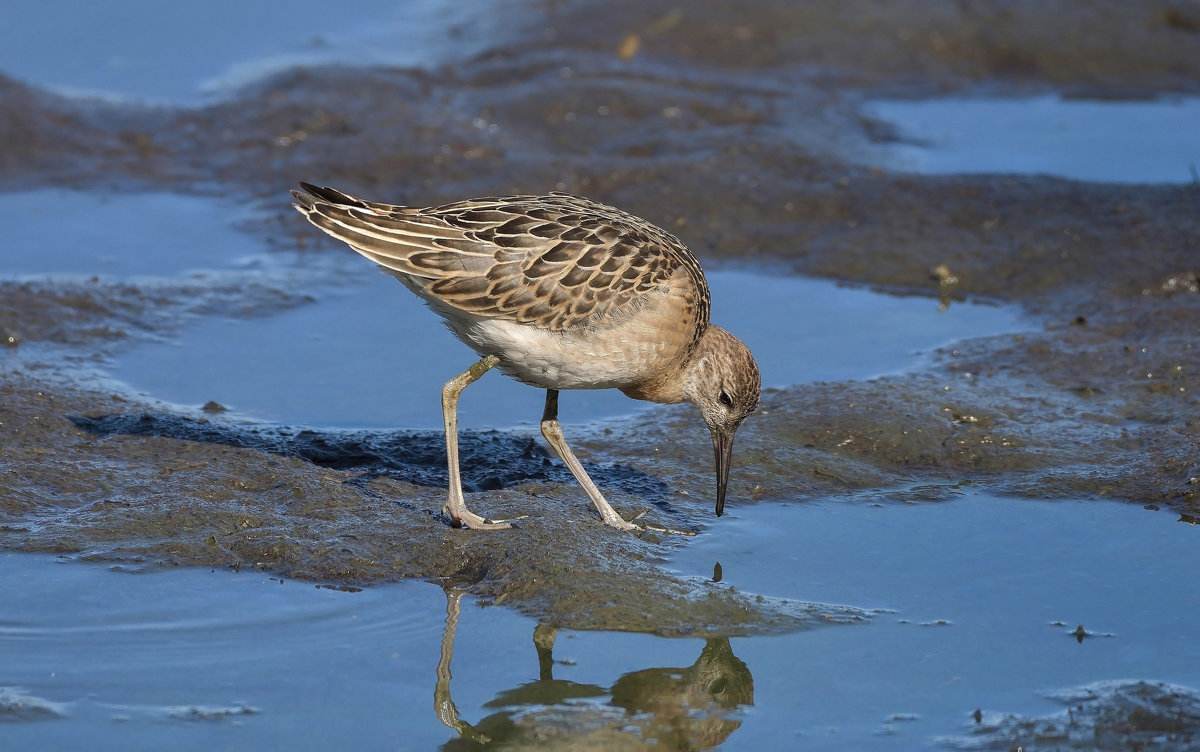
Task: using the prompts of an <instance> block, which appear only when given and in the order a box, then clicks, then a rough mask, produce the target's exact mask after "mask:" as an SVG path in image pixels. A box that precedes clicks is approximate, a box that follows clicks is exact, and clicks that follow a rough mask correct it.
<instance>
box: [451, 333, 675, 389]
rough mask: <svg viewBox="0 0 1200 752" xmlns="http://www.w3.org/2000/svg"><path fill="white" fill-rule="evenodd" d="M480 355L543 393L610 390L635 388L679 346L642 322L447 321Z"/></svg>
mask: <svg viewBox="0 0 1200 752" xmlns="http://www.w3.org/2000/svg"><path fill="white" fill-rule="evenodd" d="M448 323H449V325H450V328H451V329H452V330H453V331H454V333H455V334H456V335H458V338H459V339H461V340H462V341H463V342H465V343H466V344H467V345H468V346H470V347H471V348H472V349H473V350H475V352H477V353H479V354H480V355H496V356H499V358H500V366H499V368H500V370H501V371H503V372H504V373H505V374H507V375H509V376H511V377H512V378H514V379H517V380H518V381H521V382H523V383H525V384H529V385H530V386H536V387H540V388H542V389H611V388H619V387H624V386H629V385H633V384H639V383H641V382H643V381H645V380H646V379H648V378H650V377H652V376H654V375H655V374H657V373H659V372H660V371H661V370H662V369H663V366H664V364H666V363H669V362H671V361H672V360H674V359H676V358H679V357H681V356H682V354H683V352H682V351H683V348H681V347H680V346H679V345H678V344H672V343H668V342H666V341H664V338H663V337H662V333H661V332H660V331H658V330H657V329H655V328H653V327H648V326H646V323H647V322H644V321H639V320H637V319H632V320H630V321H627V322H625V323H624V324H623V325H621V326H618V327H613V328H610V329H590V330H583V331H563V332H555V331H547V330H545V329H537V328H534V327H531V326H526V325H523V324H517V323H514V322H511V321H502V320H498V319H483V320H477V321H473V322H461V321H453V320H451V321H448Z"/></svg>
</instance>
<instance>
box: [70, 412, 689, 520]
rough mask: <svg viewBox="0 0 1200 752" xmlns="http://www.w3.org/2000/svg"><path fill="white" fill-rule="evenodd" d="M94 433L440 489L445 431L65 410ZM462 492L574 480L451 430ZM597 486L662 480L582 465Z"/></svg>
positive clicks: (519, 449) (528, 453) (523, 454)
mask: <svg viewBox="0 0 1200 752" xmlns="http://www.w3.org/2000/svg"><path fill="white" fill-rule="evenodd" d="M67 417H68V419H69V420H70V421H71V422H72V423H74V424H75V426H77V427H78V428H80V429H82V430H84V431H87V432H88V433H90V434H93V435H96V436H160V437H165V438H172V439H180V440H184V441H199V442H205V443H210V444H223V445H226V446H234V447H243V448H247V449H258V450H261V451H264V452H270V453H272V454H279V455H284V456H288V457H299V458H301V459H304V460H307V461H309V462H312V463H313V464H315V465H319V466H321V467H329V468H335V469H338V470H356V471H358V472H357V473H356V474H355V481H356V482H360V483H362V482H366V481H369V480H370V479H372V478H376V477H379V476H386V477H389V478H395V479H397V480H403V481H407V482H409V483H414V484H417V485H421V486H440V487H442V488H445V487H446V484H447V482H448V478H447V470H446V445H445V436H444V435H443V434H442V432H441V431H412V430H342V429H315V428H293V427H289V426H278V425H271V424H255V423H244V422H234V421H227V420H221V419H209V418H196V417H192V416H188V415H176V414H171V413H119V414H113V415H101V416H85V415H69V416H67ZM459 457H460V461H459V466H460V468H461V472H462V483H463V489H464V490H467V491H491V490H496V489H501V488H510V487H512V486H516V485H519V484H521V483H526V482H537V481H544V482H553V483H574V482H575V480H574V478H573V477H572V476H571V473H570V471H569V470H568V469H567V468H566V466H565V465H563V464H562V462H560V461H558V459H557V458H555V457H554V456H552V455H551V454H550V453H549V452H548V451H546V449H545V448H544V447H543V446H542V445H541V444H540V443H539V442H538V441H537V440H536V439H535V438H533V437H531V436H522V435H520V434H515V433H510V432H505V431H496V430H487V431H462V432H460V434H459ZM587 472H588V474H589V475H590V476H591V477H592V479H593V480H594V481H595V482H596V484H597V485H599V486H601V487H602V488H603V487H608V488H615V489H619V490H621V491H625V492H627V493H631V494H636V495H638V496H641V497H643V498H644V499H645V500H646V501H652V502H657V503H661V502H662V501H663V500H664V499H665V497H666V496H667V492H668V488H667V486H666V484H664V483H663V482H662V481H660V480H658V479H657V478H654V477H652V476H649V475H647V474H646V473H643V472H641V471H640V470H635V469H634V468H631V467H629V466H627V465H621V464H616V463H599V464H589V465H588V466H587Z"/></svg>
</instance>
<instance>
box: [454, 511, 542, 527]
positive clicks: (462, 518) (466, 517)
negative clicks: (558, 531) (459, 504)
mask: <svg viewBox="0 0 1200 752" xmlns="http://www.w3.org/2000/svg"><path fill="white" fill-rule="evenodd" d="M442 516H443V517H444V518H445V519H446V520H448V521H449V522H450V527H457V528H464V527H465V528H467V529H468V530H508V529H510V528H512V527H513V524H512V523H513V522H515V521H516V520H523V519H525V515H522V516H520V517H514V518H512V519H510V520H489V519H487V518H486V517H481V516H479V515H477V514H475V513H474V512H472V511H469V510H466V509H464V510H463V511H462V513H461V514H459V515H457V516H456V515H455V514H454V513H453V512H451V511H450V509H449V508H448V507H442Z"/></svg>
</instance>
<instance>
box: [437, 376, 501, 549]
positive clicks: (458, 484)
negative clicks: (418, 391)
mask: <svg viewBox="0 0 1200 752" xmlns="http://www.w3.org/2000/svg"><path fill="white" fill-rule="evenodd" d="M499 362H500V359H499V358H497V357H496V356H495V355H488V356H487V357H485V358H483V359H482V360H480V361H479V362H478V363H476V364H475V365H473V366H471V367H470V368H468V369H467V370H466V371H465V372H463V373H461V374H459V375H458V376H455V377H454V378H452V379H450V380H449V381H447V382H446V385H445V386H444V387H442V418H443V419H444V420H445V422H446V464H447V465H448V466H449V469H450V495H449V497H448V498H447V499H446V504H445V506H443V507H442V514H444V515H446V516H447V517H449V518H450V524H451V525H453V526H454V527H467V528H470V529H472V530H503V529H504V528H509V527H512V525H511V524H509V523H507V522H504V521H500V522H492V521H491V520H488V519H484V518H483V517H480V516H479V515H477V514H475V513H474V512H472V511H470V510H468V509H467V502H466V501H465V500H464V499H463V491H462V477H461V476H460V475H459V472H458V395H460V394H462V390H463V389H466V388H467V387H468V386H469V385H471V384H473V383H475V382H476V381H478V380H479V377H480V376H482V375H483V374H485V373H487V372H488V371H490V370H491V369H492V368H493V367H495V365H496V364H497V363H499Z"/></svg>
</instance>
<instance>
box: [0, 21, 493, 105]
mask: <svg viewBox="0 0 1200 752" xmlns="http://www.w3.org/2000/svg"><path fill="white" fill-rule="evenodd" d="M280 10H281V9H280V8H278V7H276V6H274V5H272V4H270V3H249V4H248V3H243V2H237V0H210V2H206V3H204V4H202V5H195V6H190V5H175V4H169V3H155V2H146V1H145V0H135V1H134V2H123V3H113V4H105V5H97V4H96V3H89V2H80V1H79V0H51V2H45V3H36V4H30V5H25V6H20V7H13V8H11V9H10V12H9V15H8V19H7V20H8V23H6V24H4V25H3V26H2V27H0V71H3V72H4V73H6V74H7V75H10V76H15V77H17V78H19V79H22V80H24V81H28V82H31V83H34V84H36V85H38V86H41V87H45V88H49V89H51V90H55V91H59V92H61V93H64V94H71V95H85V96H101V97H104V98H108V99H115V100H135V101H149V102H170V103H174V104H185V105H187V104H198V103H200V102H201V101H203V100H204V99H205V98H206V97H212V96H214V95H222V94H226V93H228V92H229V91H231V90H232V89H233V88H236V87H237V86H240V85H243V84H247V83H250V82H252V81H254V80H256V79H259V78H262V77H264V76H266V75H269V74H272V73H276V72H279V71H281V70H285V69H288V68H293V67H296V66H300V65H320V64H328V63H348V64H356V65H368V64H370V65H398V66H426V65H436V64H438V63H443V62H448V61H450V60H456V59H462V58H464V57H469V56H470V55H472V54H475V53H476V52H478V51H479V50H480V49H481V47H482V41H483V40H484V39H486V37H484V36H483V35H482V34H479V33H477V32H478V31H479V30H474V29H473V28H472V26H471V22H472V20H473V19H475V18H476V15H477V14H473V13H470V12H469V11H468V10H466V6H462V5H460V4H457V3H449V2H445V0H409V1H408V2H404V3H396V2H394V1H393V0H349V1H348V2H343V3H337V4H336V5H334V4H330V3H320V2H303V1H302V2H294V3H291V4H289V5H288V8H287V11H286V12H280ZM234 19H236V20H234ZM497 20H504V19H495V18H493V19H492V23H491V26H492V27H493V28H492V31H495V28H494V27H495V23H496V21H497ZM97 28H103V29H104V33H103V34H96V33H95V30H96V29H97ZM64 46H67V47H69V48H70V50H71V54H69V55H64V54H62V50H63V48H64Z"/></svg>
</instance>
